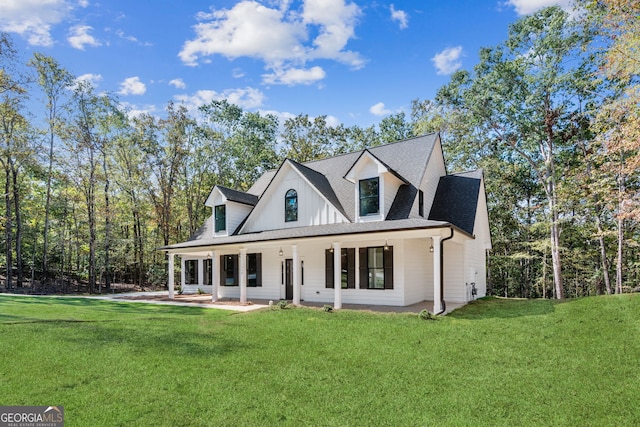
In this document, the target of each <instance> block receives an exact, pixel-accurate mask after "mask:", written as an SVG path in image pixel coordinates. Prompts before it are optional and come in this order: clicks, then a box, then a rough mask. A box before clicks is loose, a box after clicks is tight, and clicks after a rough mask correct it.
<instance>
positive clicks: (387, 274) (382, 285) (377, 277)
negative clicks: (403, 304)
mask: <svg viewBox="0 0 640 427" xmlns="http://www.w3.org/2000/svg"><path fill="white" fill-rule="evenodd" d="M359 257H360V269H359V270H360V289H393V246H375V247H368V248H360V251H359Z"/></svg>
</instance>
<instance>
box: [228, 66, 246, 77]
mask: <svg viewBox="0 0 640 427" xmlns="http://www.w3.org/2000/svg"><path fill="white" fill-rule="evenodd" d="M231 76H232V77H233V78H234V79H241V78H243V77H244V71H242V69H241V68H234V69H233V71H232V72H231Z"/></svg>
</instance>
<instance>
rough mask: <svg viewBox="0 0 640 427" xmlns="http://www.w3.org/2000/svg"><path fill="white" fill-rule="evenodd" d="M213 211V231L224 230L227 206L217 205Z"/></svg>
mask: <svg viewBox="0 0 640 427" xmlns="http://www.w3.org/2000/svg"><path fill="white" fill-rule="evenodd" d="M214 212H215V232H216V233H218V232H220V231H225V230H226V229H227V206H226V205H217V206H216V207H215V209H214Z"/></svg>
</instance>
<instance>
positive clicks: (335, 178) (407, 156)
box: [161, 134, 491, 313]
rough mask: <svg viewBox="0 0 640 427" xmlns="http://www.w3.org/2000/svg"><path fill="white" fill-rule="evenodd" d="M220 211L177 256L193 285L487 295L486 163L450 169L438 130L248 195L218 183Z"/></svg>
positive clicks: (305, 292)
mask: <svg viewBox="0 0 640 427" xmlns="http://www.w3.org/2000/svg"><path fill="white" fill-rule="evenodd" d="M205 204H206V206H208V207H210V208H211V210H212V215H211V217H210V218H209V219H208V220H207V221H206V222H205V224H204V225H203V226H202V227H201V228H200V229H199V230H198V231H197V232H196V233H195V234H194V235H193V236H191V237H190V238H189V239H188V240H187V241H186V242H182V243H178V244H174V245H169V246H165V247H163V248H161V249H162V250H164V251H166V252H167V253H168V257H169V284H168V287H169V295H170V297H171V298H173V293H174V268H175V267H174V266H175V256H176V255H177V256H178V257H179V258H180V262H181V263H182V265H181V266H182V268H181V287H182V289H183V291H184V292H187V293H188V292H195V291H197V290H198V289H201V290H203V291H205V292H207V293H211V295H212V299H213V300H214V301H216V300H217V299H219V298H233V299H239V300H240V302H246V301H247V299H266V300H279V299H287V300H291V301H292V302H293V303H294V304H300V302H301V301H308V302H319V303H326V304H332V305H333V307H334V308H341V307H342V304H343V303H345V304H346V303H349V304H373V305H388V306H406V305H411V304H414V303H418V302H422V301H434V311H435V312H436V313H439V312H441V311H444V309H445V301H450V302H456V303H465V302H468V301H470V300H472V299H474V298H476V297H481V296H484V295H485V292H486V267H485V261H486V251H487V250H489V249H490V248H491V237H490V234H489V220H488V215H487V203H486V197H485V189H484V181H483V174H482V171H480V170H478V171H474V172H467V173H461V174H451V175H448V174H447V172H446V169H445V162H444V158H443V153H442V147H441V143H440V136H439V135H438V134H429V135H424V136H419V137H416V138H412V139H408V140H405V141H400V142H396V143H393V144H388V145H382V146H378V147H372V148H368V149H364V150H361V151H357V152H354V153H349V154H343V155H338V156H335V157H331V158H326V159H323V160H317V161H311V162H307V163H304V164H303V163H298V162H296V161H293V160H290V159H286V160H284V161H283V162H282V164H281V165H280V167H279V168H278V169H277V170H273V171H269V172H266V173H265V174H264V175H262V176H261V177H260V178H259V179H258V180H257V181H256V182H255V184H254V185H253V186H252V187H251V188H250V189H249V190H248V191H247V192H246V193H244V192H240V191H236V190H232V189H229V188H225V187H222V186H215V187H214V188H213V190H212V191H211V194H210V195H209V197H208V199H207V201H206V203H205Z"/></svg>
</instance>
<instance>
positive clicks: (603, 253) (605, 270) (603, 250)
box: [596, 215, 612, 295]
mask: <svg viewBox="0 0 640 427" xmlns="http://www.w3.org/2000/svg"><path fill="white" fill-rule="evenodd" d="M596 228H597V230H598V244H599V245H600V258H601V260H600V261H601V263H602V277H603V278H604V287H605V289H606V292H607V295H611V293H612V290H611V279H610V278H609V260H608V259H607V246H606V244H605V241H604V232H603V230H602V223H601V222H600V217H599V216H597V215H596Z"/></svg>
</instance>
